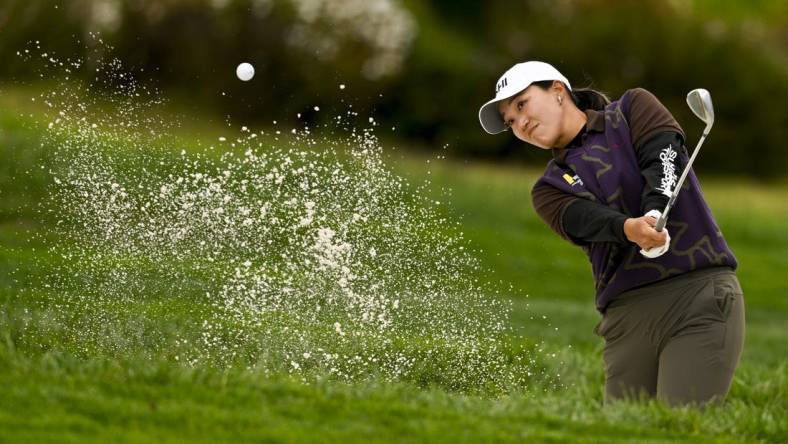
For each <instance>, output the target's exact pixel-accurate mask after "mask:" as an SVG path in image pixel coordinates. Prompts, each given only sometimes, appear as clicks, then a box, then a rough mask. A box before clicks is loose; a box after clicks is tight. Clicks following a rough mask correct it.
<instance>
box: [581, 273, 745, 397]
mask: <svg viewBox="0 0 788 444" xmlns="http://www.w3.org/2000/svg"><path fill="white" fill-rule="evenodd" d="M594 332H595V333H596V334H598V335H599V336H601V337H603V338H604V339H605V349H604V361H605V375H606V383H605V402H606V403H608V402H610V401H613V400H617V399H621V398H628V397H639V396H643V395H644V394H645V395H647V396H648V397H654V396H656V397H657V399H659V400H660V401H663V402H665V403H667V404H670V405H681V404H697V405H700V404H705V403H706V402H709V401H722V400H723V399H724V398H725V396H726V395H727V393H728V390H729V389H730V386H731V381H732V380H733V373H734V371H735V370H736V366H737V364H738V363H739V357H740V356H741V351H742V346H743V344H744V299H743V295H742V290H741V286H740V285H739V281H738V280H737V279H736V275H735V274H734V272H733V271H732V270H731V269H730V268H727V267H719V268H710V269H705V270H699V271H694V272H690V273H686V274H683V275H679V276H676V277H673V278H669V279H667V280H664V281H661V282H657V283H656V284H652V285H648V286H645V287H641V288H637V289H634V290H630V291H627V292H624V293H622V294H621V295H620V296H619V297H618V298H617V299H616V300H615V301H613V303H612V304H611V305H610V306H609V307H608V309H607V311H606V312H605V314H604V315H603V317H602V320H601V321H600V322H599V324H598V325H597V326H596V328H595V329H594Z"/></svg>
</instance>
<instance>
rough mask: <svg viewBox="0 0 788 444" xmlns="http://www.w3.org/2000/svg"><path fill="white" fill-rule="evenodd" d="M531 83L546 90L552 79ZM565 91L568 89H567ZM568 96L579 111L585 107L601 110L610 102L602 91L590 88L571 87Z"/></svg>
mask: <svg viewBox="0 0 788 444" xmlns="http://www.w3.org/2000/svg"><path fill="white" fill-rule="evenodd" d="M533 84H534V85H536V86H538V87H539V88H542V89H543V90H545V91H546V90H548V89H550V87H551V86H552V85H553V81H552V80H540V81H538V82H534V83H533ZM564 87H566V85H564ZM567 91H569V90H568V89H567ZM569 97H571V98H572V102H574V104H575V106H577V107H578V108H579V109H580V111H585V110H587V109H593V110H597V111H601V110H603V109H605V107H606V106H607V105H609V104H610V99H609V98H608V97H607V96H606V95H605V94H604V93H601V92H599V91H596V90H593V89H591V88H576V89H573V90H571V91H569Z"/></svg>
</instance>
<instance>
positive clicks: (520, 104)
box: [517, 100, 527, 111]
mask: <svg viewBox="0 0 788 444" xmlns="http://www.w3.org/2000/svg"><path fill="white" fill-rule="evenodd" d="M525 102H527V100H520V101H519V102H517V111H522V109H523V107H524V106H525Z"/></svg>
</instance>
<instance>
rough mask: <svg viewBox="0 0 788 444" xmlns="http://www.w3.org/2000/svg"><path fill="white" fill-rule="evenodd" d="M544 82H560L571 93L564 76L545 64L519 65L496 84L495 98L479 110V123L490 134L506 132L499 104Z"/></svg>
mask: <svg viewBox="0 0 788 444" xmlns="http://www.w3.org/2000/svg"><path fill="white" fill-rule="evenodd" d="M543 80H560V81H561V82H564V85H566V87H567V88H568V89H569V90H570V91H571V90H572V86H571V85H570V84H569V80H567V79H566V77H564V75H563V74H561V73H560V72H558V70H557V69H555V68H554V67H553V66H552V65H550V64H549V63H545V62H537V61H531V62H523V63H518V64H516V65H514V66H512V67H511V68H509V70H508V71H506V72H505V73H503V75H502V76H501V78H500V79H498V82H497V83H496V84H495V98H494V99H492V100H490V101H489V102H487V103H485V104H484V105H482V107H481V108H479V122H481V124H482V128H484V130H485V131H487V132H488V133H490V134H498V133H500V132H503V131H505V130H506V125H504V122H503V119H502V118H501V115H500V113H499V112H498V102H500V101H501V100H503V99H508V98H509V97H512V96H514V95H516V94H518V93H520V92H522V91H523V90H524V89H525V88H528V87H529V86H530V85H531V84H532V83H534V82H541V81H543Z"/></svg>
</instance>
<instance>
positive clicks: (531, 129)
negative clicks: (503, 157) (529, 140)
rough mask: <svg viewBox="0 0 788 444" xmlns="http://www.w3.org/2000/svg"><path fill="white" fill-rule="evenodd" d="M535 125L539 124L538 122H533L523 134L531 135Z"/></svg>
mask: <svg viewBox="0 0 788 444" xmlns="http://www.w3.org/2000/svg"><path fill="white" fill-rule="evenodd" d="M537 126H539V124H538V123H535V124H533V126H531V128H529V129H527V130H526V131H525V135H526V136H527V137H531V135H532V134H533V133H534V129H536V127H537Z"/></svg>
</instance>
